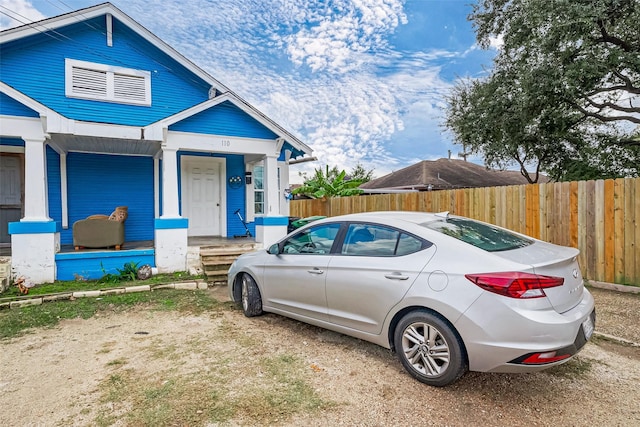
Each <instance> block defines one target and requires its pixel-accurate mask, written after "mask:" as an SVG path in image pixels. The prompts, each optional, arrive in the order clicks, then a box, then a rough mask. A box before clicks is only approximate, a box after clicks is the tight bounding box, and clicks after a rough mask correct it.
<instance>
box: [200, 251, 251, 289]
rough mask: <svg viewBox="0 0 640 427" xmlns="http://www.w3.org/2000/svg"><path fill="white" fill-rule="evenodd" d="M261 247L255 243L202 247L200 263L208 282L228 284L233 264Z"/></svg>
mask: <svg viewBox="0 0 640 427" xmlns="http://www.w3.org/2000/svg"><path fill="white" fill-rule="evenodd" d="M259 247H260V246H259V245H258V244H256V243H254V242H247V243H234V244H231V245H224V246H222V245H215V246H202V247H201V248H200V262H201V263H202V268H203V270H204V274H205V276H206V277H207V281H208V282H226V281H227V272H228V271H229V267H231V264H233V262H234V261H235V260H236V259H237V258H238V257H239V256H240V255H242V254H245V253H248V252H253V251H255V250H257V249H258V248H259Z"/></svg>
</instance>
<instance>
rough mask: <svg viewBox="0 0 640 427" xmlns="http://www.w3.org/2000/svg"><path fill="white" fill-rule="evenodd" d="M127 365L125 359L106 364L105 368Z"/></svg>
mask: <svg viewBox="0 0 640 427" xmlns="http://www.w3.org/2000/svg"><path fill="white" fill-rule="evenodd" d="M126 364H127V359H113V360H111V361H109V362H107V366H122V365H126Z"/></svg>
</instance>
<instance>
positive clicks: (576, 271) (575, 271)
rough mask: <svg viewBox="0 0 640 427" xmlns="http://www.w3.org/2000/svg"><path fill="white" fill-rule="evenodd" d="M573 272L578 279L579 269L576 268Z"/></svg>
mask: <svg viewBox="0 0 640 427" xmlns="http://www.w3.org/2000/svg"><path fill="white" fill-rule="evenodd" d="M571 274H572V275H573V278H574V279H577V278H578V269H576V268H574V269H573V272H572V273H571Z"/></svg>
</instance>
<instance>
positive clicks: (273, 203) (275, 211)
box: [263, 156, 280, 216]
mask: <svg viewBox="0 0 640 427" xmlns="http://www.w3.org/2000/svg"><path fill="white" fill-rule="evenodd" d="M263 179H264V184H265V185H264V200H265V209H264V213H265V215H267V216H273V215H280V200H279V199H278V158H277V157H276V156H266V157H265V159H264V177H263Z"/></svg>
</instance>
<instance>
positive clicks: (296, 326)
mask: <svg viewBox="0 0 640 427" xmlns="http://www.w3.org/2000/svg"><path fill="white" fill-rule="evenodd" d="M210 292H212V294H213V295H214V296H215V297H216V298H226V290H225V289H221V288H219V289H213V290H211V291H210ZM593 294H594V296H595V298H596V307H597V313H598V321H597V327H596V330H597V331H598V332H601V333H605V334H608V335H615V336H619V337H621V338H624V339H626V340H629V341H634V342H640V327H639V322H638V321H637V316H638V313H640V295H630V294H621V293H617V292H613V291H606V290H600V289H593ZM137 331H145V333H146V334H145V335H139V334H136V332H137ZM223 332H224V333H223ZM248 339H250V340H251V342H253V343H256V344H255V345H254V346H253V347H251V348H250V351H245V352H233V351H229V349H233V340H248ZM194 342H197V343H198V345H197V346H194ZM0 346H1V351H2V359H3V361H4V362H5V363H2V364H0V405H1V407H2V408H3V409H2V412H3V413H2V425H5V426H24V425H38V426H40V425H42V426H49V425H51V426H71V425H73V426H75V425H95V424H96V415H97V414H98V413H99V411H102V412H103V413H104V411H108V410H110V408H105V403H104V402H102V401H101V400H100V393H99V384H100V383H102V382H103V381H104V380H105V379H106V378H108V377H109V375H111V374H112V373H113V372H114V369H116V367H115V365H114V362H115V361H121V363H122V361H126V367H127V369H129V370H131V372H135V373H136V374H137V375H138V376H139V377H140V378H149V377H151V378H156V377H157V378H158V380H160V379H162V375H163V374H164V373H166V372H169V371H172V370H176V369H178V370H180V372H189V373H190V374H193V373H195V374H200V375H203V376H204V375H206V374H207V372H208V371H209V369H210V368H209V367H210V366H214V365H215V364H216V363H219V362H218V359H217V358H219V357H220V355H221V354H225V355H232V356H233V361H232V366H231V367H232V368H233V369H235V370H237V373H238V375H237V376H238V379H237V381H238V383H237V384H238V385H237V387H238V388H239V390H237V392H238V393H242V384H245V385H247V384H251V383H256V382H260V381H264V377H263V376H262V374H259V375H253V374H249V372H251V371H250V370H248V369H247V367H249V366H251V365H253V364H254V363H255V361H256V360H257V358H258V357H259V356H261V355H270V354H275V353H280V354H288V355H292V356H294V357H295V358H296V359H297V360H301V361H302V362H303V366H306V368H307V369H306V371H305V378H306V381H307V382H308V383H309V384H311V386H312V387H313V388H314V390H315V391H316V393H317V394H318V395H319V396H321V397H322V398H323V399H327V400H331V401H332V402H335V403H336V405H335V406H332V407H330V408H328V409H326V410H324V411H322V412H321V413H314V412H311V413H305V412H302V413H298V414H294V415H293V416H290V417H285V418H284V419H278V420H277V421H276V422H272V423H271V424H276V425H291V426H298V425H307V426H333V425H349V426H395V425H437V426H557V425H562V426H592V425H607V426H625V427H626V426H634V425H635V426H640V387H638V384H640V350H638V348H635V347H633V346H629V345H625V346H623V345H619V344H616V343H615V341H612V340H603V339H595V340H594V341H592V342H590V343H588V344H587V345H586V346H585V348H584V349H583V351H582V352H581V353H580V355H579V356H578V357H577V358H576V359H574V360H572V361H570V362H569V363H567V364H565V365H562V366H561V367H558V368H552V369H550V370H547V371H543V372H540V373H535V374H526V375H511V374H480V373H469V374H467V375H465V376H464V377H463V378H462V379H461V380H460V381H458V382H457V383H455V384H453V385H452V386H450V387H446V388H432V387H428V386H425V385H424V384H421V383H419V382H417V381H415V380H413V379H412V378H411V377H410V376H409V375H408V374H406V373H405V371H404V370H403V368H402V366H401V365H400V363H399V361H398V360H397V359H396V357H395V356H394V355H393V354H391V353H390V352H389V351H388V350H385V349H383V348H381V347H378V346H375V345H372V344H369V343H366V342H362V341H359V340H356V339H353V338H349V337H346V336H343V335H340V334H336V333H333V332H329V331H325V330H322V329H319V328H315V327H312V326H309V325H305V324H302V323H299V322H296V321H293V320H290V319H286V318H283V317H280V316H276V315H265V316H261V317H258V318H253V319H247V318H245V317H244V316H243V315H242V312H241V311H240V310H225V311H223V312H222V313H217V314H216V315H215V316H213V315H208V314H206V315H200V316H193V315H180V314H179V313H176V312H155V311H154V312H152V311H146V310H138V311H132V312H127V313H124V314H119V315H114V314H107V315H103V314H101V315H99V316H96V317H93V318H91V319H88V320H81V319H75V320H70V321H64V322H62V323H61V324H60V325H59V326H58V327H56V328H53V329H38V330H35V331H33V333H30V334H27V335H25V336H22V337H19V338H16V339H12V340H9V341H4V342H1V343H0ZM150 348H153V349H155V351H156V352H157V350H158V349H173V352H172V353H171V357H168V358H162V357H157V355H156V357H151V356H150V353H149V349H150ZM234 384H236V383H235V382H234ZM227 386H229V385H227ZM234 387H236V386H235V385H234ZM202 404H203V406H205V407H206V405H207V404H208V402H207V400H206V397H205V396H202ZM113 410H114V411H115V410H117V408H114V409H113ZM228 424H229V425H258V424H260V423H256V421H255V420H253V419H250V418H247V417H244V416H243V414H237V415H236V416H235V417H234V418H233V419H232V420H231V421H230V422H229V423H228ZM117 425H126V421H123V420H121V421H120V422H119V423H117ZM201 425H209V424H207V422H206V420H203V422H202V424H201Z"/></svg>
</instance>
